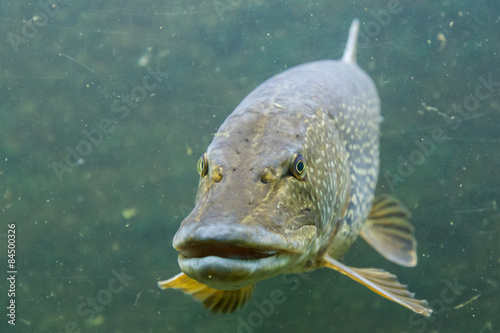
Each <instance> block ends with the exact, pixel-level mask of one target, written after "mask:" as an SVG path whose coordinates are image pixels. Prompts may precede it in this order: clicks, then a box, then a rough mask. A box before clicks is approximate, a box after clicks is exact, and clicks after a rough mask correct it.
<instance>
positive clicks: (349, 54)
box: [342, 19, 359, 63]
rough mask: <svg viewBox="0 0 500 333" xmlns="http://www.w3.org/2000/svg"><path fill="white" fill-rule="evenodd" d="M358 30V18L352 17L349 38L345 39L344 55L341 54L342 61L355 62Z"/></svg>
mask: <svg viewBox="0 0 500 333" xmlns="http://www.w3.org/2000/svg"><path fill="white" fill-rule="evenodd" d="M358 32H359V20H358V19H354V20H353V21H352V23H351V28H350V29H349V38H348V39H347V45H346V47H345V50H344V55H343V56H342V61H343V62H352V63H356V44H357V42H358Z"/></svg>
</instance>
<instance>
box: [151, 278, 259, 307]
mask: <svg viewBox="0 0 500 333" xmlns="http://www.w3.org/2000/svg"><path fill="white" fill-rule="evenodd" d="M254 286H255V285H251V286H246V287H243V288H241V289H237V290H219V289H214V288H210V287H208V286H206V285H204V284H203V283H200V282H198V281H196V280H193V279H191V278H190V277H188V276H187V275H186V274H184V273H180V274H177V275H176V276H174V277H173V278H171V279H168V280H165V281H158V287H160V288H161V289H168V288H173V289H179V290H180V291H182V292H183V293H185V294H187V295H191V296H192V297H193V298H194V299H196V300H197V301H199V302H202V303H203V306H204V307H205V308H207V309H209V310H210V311H212V312H216V313H221V314H224V313H229V312H234V311H236V310H238V309H239V308H241V307H243V305H245V304H246V302H248V300H249V299H250V298H251V297H252V291H253V288H254Z"/></svg>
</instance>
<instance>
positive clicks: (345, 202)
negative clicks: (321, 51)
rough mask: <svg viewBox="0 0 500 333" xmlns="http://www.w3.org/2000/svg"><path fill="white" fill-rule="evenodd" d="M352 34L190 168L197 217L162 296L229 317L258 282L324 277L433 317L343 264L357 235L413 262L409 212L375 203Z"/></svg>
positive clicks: (278, 87)
mask: <svg viewBox="0 0 500 333" xmlns="http://www.w3.org/2000/svg"><path fill="white" fill-rule="evenodd" d="M358 30H359V22H358V20H354V21H353V23H352V25H351V28H350V31H349V38H348V41H347V46H346V48H345V51H344V54H343V57H342V59H341V60H338V61H335V60H322V61H316V62H311V63H306V64H303V65H300V66H297V67H294V68H291V69H288V70H286V71H284V72H282V73H280V74H277V75H275V76H273V77H272V78H270V79H268V80H267V81H265V82H264V83H262V84H261V85H259V86H258V87H257V88H256V89H255V90H254V91H252V92H251V93H250V94H249V95H248V96H247V97H246V98H245V99H243V101H242V102H241V103H240V104H239V105H238V106H237V107H236V109H235V110H234V111H233V112H232V113H231V114H230V115H229V116H228V117H227V118H226V120H225V121H224V123H223V124H222V126H221V127H220V128H219V130H218V132H217V133H216V134H215V137H214V139H213V141H212V143H211V144H210V146H209V147H208V149H207V151H206V153H204V154H203V156H202V157H201V158H200V159H199V161H198V172H199V174H200V181H199V186H198V194H197V196H196V203H195V207H194V209H193V211H192V212H191V213H190V214H189V215H188V216H187V217H186V218H185V219H184V221H182V223H181V225H180V228H179V230H178V231H177V233H176V234H175V236H174V239H173V246H174V248H175V249H176V250H177V251H178V252H179V254H178V262H179V266H180V268H181V270H182V273H180V274H178V275H176V276H174V277H172V278H171V279H169V280H165V281H159V282H158V286H159V287H160V288H161V289H167V288H173V289H178V290H181V291H183V292H184V293H186V294H188V295H191V296H192V297H193V298H195V299H196V300H198V301H200V302H202V303H203V304H204V306H205V307H206V308H208V309H210V310H211V311H213V312H217V313H228V312H233V311H235V310H237V309H239V308H241V307H242V306H243V305H244V304H245V303H246V302H247V301H248V300H249V299H250V297H251V294H252V291H253V288H254V285H255V283H257V282H259V281H261V280H264V279H268V278H271V277H273V276H275V275H278V274H288V273H301V272H306V271H311V270H315V269H318V268H321V267H327V268H330V269H333V270H336V271H338V272H340V273H342V274H344V275H346V276H348V277H350V278H351V279H353V280H355V281H357V282H359V283H361V284H363V285H364V286H366V287H368V288H369V289H371V290H372V291H374V292H376V293H378V294H380V295H381V296H383V297H386V298H387V299H389V300H391V301H394V302H396V303H399V304H400V305H402V306H405V307H407V308H409V309H410V310H412V311H414V312H416V313H419V314H422V315H425V316H429V315H430V314H431V313H432V309H431V308H430V307H429V306H428V303H427V301H425V300H418V299H415V298H414V293H411V292H409V291H408V290H407V288H406V286H405V285H402V284H400V283H399V282H398V280H397V277H396V276H395V275H393V274H391V273H389V272H387V271H384V270H382V269H376V268H353V267H349V266H347V265H345V264H344V263H342V258H343V255H344V254H345V253H346V251H347V250H348V249H349V248H350V247H351V245H352V244H353V242H354V241H355V240H356V239H357V238H358V236H359V235H361V237H362V238H363V239H364V240H365V241H367V242H368V243H369V244H370V245H371V246H372V247H373V248H374V249H375V250H376V251H378V252H379V253H380V254H381V255H382V256H384V257H385V258H387V259H388V260H390V261H392V262H395V263H397V264H400V265H403V266H410V267H411V266H415V265H416V264H417V255H416V240H415V238H414V236H413V234H414V229H413V226H412V225H411V224H410V223H409V222H408V218H409V217H410V214H409V212H408V210H407V209H406V208H405V207H404V206H403V205H402V204H401V203H400V202H399V201H397V200H396V199H394V198H393V197H391V196H388V195H381V196H378V197H375V196H374V191H375V185H376V182H377V178H378V169H379V124H380V122H381V120H382V118H381V115H380V103H379V97H378V94H377V90H376V88H375V85H374V83H373V81H372V80H371V79H370V77H369V76H368V75H367V74H366V73H365V72H364V71H363V70H362V69H361V68H360V67H358V65H357V64H356V40H357V35H358Z"/></svg>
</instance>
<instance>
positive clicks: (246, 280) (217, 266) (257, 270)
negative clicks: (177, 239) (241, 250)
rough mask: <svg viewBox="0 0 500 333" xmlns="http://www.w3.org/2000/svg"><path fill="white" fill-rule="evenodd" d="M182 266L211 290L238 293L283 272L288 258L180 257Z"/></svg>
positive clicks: (276, 256)
mask: <svg viewBox="0 0 500 333" xmlns="http://www.w3.org/2000/svg"><path fill="white" fill-rule="evenodd" d="M178 261H179V266H180V268H181V270H182V271H183V272H184V273H185V274H186V275H187V276H189V277H190V278H192V279H195V280H196V281H198V282H201V283H203V284H205V285H207V286H209V287H210V288H215V289H220V290H236V289H240V288H242V287H245V286H248V285H252V284H255V283H257V282H258V281H261V280H264V279H267V278H270V277H272V276H274V275H277V274H281V273H283V272H284V271H285V270H286V268H287V266H288V263H289V262H290V260H289V258H288V256H283V255H275V256H271V257H267V258H263V259H254V260H240V259H227V258H222V257H216V256H208V257H203V258H186V257H184V256H183V255H182V254H179V258H178Z"/></svg>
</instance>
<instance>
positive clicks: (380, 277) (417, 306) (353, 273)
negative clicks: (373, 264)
mask: <svg viewBox="0 0 500 333" xmlns="http://www.w3.org/2000/svg"><path fill="white" fill-rule="evenodd" d="M323 259H324V266H325V267H328V268H331V269H334V270H336V271H339V272H340V273H342V274H344V275H347V276H348V277H350V278H351V279H353V280H356V281H358V282H359V283H361V284H363V285H364V286H366V287H368V288H370V289H371V290H373V291H374V292H376V293H377V294H379V295H381V296H383V297H385V298H387V299H390V300H391V301H394V302H396V303H399V304H401V305H402V306H405V307H407V308H408V309H410V310H412V311H414V312H416V313H419V314H422V315H424V316H430V315H431V313H432V309H431V308H430V307H429V305H428V302H427V301H425V300H418V299H414V298H413V296H414V295H415V294H414V293H411V292H409V291H408V289H406V286H405V285H402V284H401V283H399V281H398V280H397V277H396V276H395V275H393V274H391V273H389V272H386V271H384V270H383V269H376V268H352V267H348V266H345V265H343V264H342V263H340V262H338V261H337V260H335V259H333V258H331V257H330V256H328V255H325V256H324V257H323Z"/></svg>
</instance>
